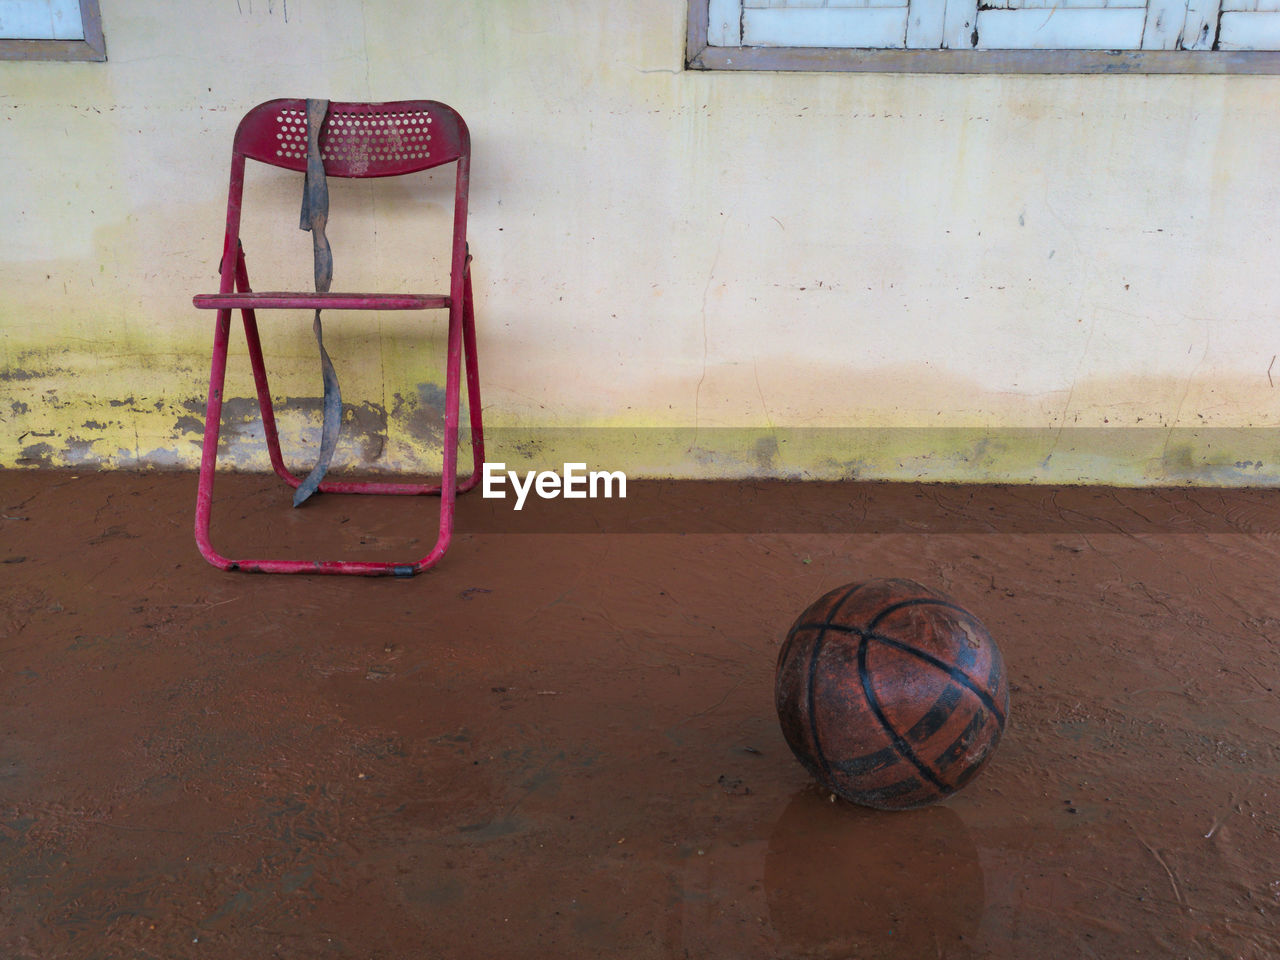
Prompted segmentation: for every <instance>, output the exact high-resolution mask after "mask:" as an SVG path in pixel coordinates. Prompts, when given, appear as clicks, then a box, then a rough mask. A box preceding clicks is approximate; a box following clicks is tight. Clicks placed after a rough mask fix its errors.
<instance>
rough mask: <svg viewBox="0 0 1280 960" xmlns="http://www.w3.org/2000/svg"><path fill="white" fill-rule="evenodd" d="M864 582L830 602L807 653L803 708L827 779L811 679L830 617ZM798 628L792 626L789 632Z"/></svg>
mask: <svg viewBox="0 0 1280 960" xmlns="http://www.w3.org/2000/svg"><path fill="white" fill-rule="evenodd" d="M863 586H864V584H861V583H855V584H854V585H853V586H851V587H850V588H849V589H848V590H846V591H845V593H844V596H842V597H841V598H840V599H839V600H837V601H836V602H835V603H834V604H832V606H831V609H830V610H829V611H827V619H826V622H825V623H823V624H820V625H818V636H817V638H816V639H815V640H814V642H813V653H811V654H810V655H809V682H808V683H807V684H805V708H806V712H807V713H808V715H809V717H808V719H809V736H810V737H811V738H812V739H813V752H814V753H815V754H817V756H818V763H820V764H822V770H823V772H824V773H825V774H826V775H827V779H828V780H830V779H831V778H832V773H831V764H830V763H829V762H828V761H827V755H826V754H825V753H823V752H822V741H821V740H820V739H819V738H818V711H817V706H816V705H815V703H814V696H813V681H814V678H815V677H816V676H817V673H818V657H819V656H820V655H821V653H822V647H823V644H824V643H825V641H826V639H827V628H828V627H830V626H832V622H831V621H832V619H833V618H834V617H835V615H836V614H837V613H838V612H839V610H840V608H841V607H843V606H844V605H845V604H846V603H847V602H848V601H849V598H850V597H852V596H853V595H854V594H855V593H857V592H858V591H859V590H861V589H862V587H863ZM798 629H800V628H799V627H793V628H792V629H791V633H792V634H793V635H794V634H795V632H796V631H797V630H798Z"/></svg>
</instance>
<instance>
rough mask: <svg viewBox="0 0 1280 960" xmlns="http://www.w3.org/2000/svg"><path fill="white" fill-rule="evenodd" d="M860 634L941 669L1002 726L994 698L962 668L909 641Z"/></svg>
mask: <svg viewBox="0 0 1280 960" xmlns="http://www.w3.org/2000/svg"><path fill="white" fill-rule="evenodd" d="M860 635H861V636H862V637H863V638H864V639H867V640H878V641H879V642H880V643H883V644H885V645H886V646H890V647H893V649H895V650H900V651H902V652H903V653H905V654H907V655H909V656H912V657H915V658H917V659H918V660H923V661H924V662H925V663H927V664H929V665H930V666H933V667H937V668H938V669H939V670H942V671H943V672H944V673H946V674H947V675H948V676H949V677H951V679H952V680H955V681H956V682H957V683H959V684H960V685H961V686H963V687H965V688H966V689H967V690H968V691H969V692H970V693H972V694H973V695H974V696H975V697H977V698H978V699H979V700H981V701H982V705H983V706H984V707H986V708H987V709H988V710H990V711H991V712H992V713H993V714H995V718H996V719H997V720H998V721H1000V726H1001V727H1003V726H1004V722H1005V719H1004V711H1003V710H1001V709H1000V708H999V707H998V706H997V705H996V701H995V698H994V697H992V696H991V694H989V693H987V691H985V690H983V689H982V688H981V687H979V686H978V685H977V683H976V682H975V681H974V680H973V678H972V677H970V676H969V675H968V674H967V673H965V672H964V671H963V670H961V669H960V668H959V667H953V666H951V665H950V664H949V663H947V662H946V661H945V660H939V659H938V658H937V657H935V656H934V655H933V654H931V653H926V652H925V651H923V650H921V649H920V648H918V647H913V646H912V645H911V644H909V643H903V642H902V641H901V640H895V639H894V638H893V637H886V636H885V635H884V634H883V633H873V632H871V631H867V632H866V633H863V634H860Z"/></svg>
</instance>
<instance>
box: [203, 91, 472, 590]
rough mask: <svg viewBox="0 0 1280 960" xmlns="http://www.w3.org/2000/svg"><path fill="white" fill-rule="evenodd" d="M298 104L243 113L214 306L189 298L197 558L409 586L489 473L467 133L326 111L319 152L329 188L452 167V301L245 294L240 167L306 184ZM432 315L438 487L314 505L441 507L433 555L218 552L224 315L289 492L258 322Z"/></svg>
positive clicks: (415, 114)
mask: <svg viewBox="0 0 1280 960" xmlns="http://www.w3.org/2000/svg"><path fill="white" fill-rule="evenodd" d="M306 116H307V112H306V101H305V100H298V99H295V100H271V101H268V102H266V103H263V104H260V105H258V106H257V107H254V108H253V109H252V110H250V111H249V112H248V113H247V114H246V115H245V117H244V119H243V120H241V122H240V125H239V127H238V128H237V130H236V134H235V140H234V143H233V146H232V154H231V186H230V189H229V191H228V195H227V228H226V236H225V238H224V241H223V253H222V262H221V266H220V282H219V287H218V292H217V293H215V294H200V295H198V296H196V297H195V298H194V301H193V302H194V303H195V305H196V307H198V308H201V309H206V310H216V311H217V323H216V326H215V331H214V342H213V361H212V365H211V368H210V373H209V398H208V405H207V407H206V411H205V428H204V446H203V449H202V453H201V459H200V483H199V489H198V492H197V497H196V514H195V537H196V543H197V545H198V546H199V548H200V553H201V555H203V556H204V558H205V559H206V560H208V561H209V563H211V564H213V565H214V566H215V567H218V568H219V569H222V570H243V571H250V572H258V573H322V574H356V575H364V576H386V575H393V576H412V575H414V574H417V573H420V572H421V571H423V570H426V569H428V568H429V567H432V566H434V565H435V564H436V563H437V562H439V560H440V558H441V557H443V556H444V553H445V551H446V550H447V549H448V547H449V541H450V539H451V537H452V534H453V513H454V502H455V499H456V496H457V494H458V493H461V492H465V491H467V490H470V489H472V488H474V487H475V486H476V484H477V483H478V482H479V479H480V475H481V471H482V465H483V463H484V432H483V427H482V423H481V415H480V381H479V374H478V371H477V366H476V336H475V312H474V308H473V302H472V293H471V272H470V266H469V265H470V261H471V257H470V254H469V252H468V249H467V237H466V228H467V193H468V187H469V179H470V166H471V141H470V135H469V133H468V131H467V125H466V123H465V122H464V121H463V119H462V117H461V116H459V115H458V113H457V112H456V111H455V110H453V109H452V108H451V107H448V106H446V105H445V104H443V103H438V102H436V101H432V100H405V101H395V102H389V103H341V102H333V103H331V104H330V105H329V110H328V114H327V115H326V117H325V121H324V126H323V128H322V130H321V133H320V139H319V146H320V150H321V155H322V157H323V159H324V166H325V174H326V176H327V177H393V176H401V175H404V174H409V173H415V172H418V171H421V170H429V169H432V168H434V167H438V166H441V165H444V164H448V163H454V164H456V165H457V180H456V186H455V190H454V211H453V241H452V252H451V261H450V271H449V278H450V279H449V292H448V293H447V294H399V293H397V294H379V293H323V294H320V293H315V292H278V291H271V292H261V293H260V292H257V291H254V290H252V289H251V287H250V285H249V274H248V268H247V266H246V264H245V255H244V249H243V247H242V246H241V243H240V212H241V205H242V202H243V198H244V177H245V161H246V160H248V159H252V160H256V161H259V162H261V163H266V164H270V165H271V166H275V167H283V168H285V169H287V170H295V171H298V172H301V173H305V171H306V165H307V131H306ZM284 309H289V310H319V309H341V310H427V309H441V310H447V311H448V317H449V329H448V349H447V355H446V361H445V410H444V413H445V424H444V463H443V469H442V473H441V480H440V483H438V484H425V483H395V482H373V481H342V480H325V481H323V482H322V483H321V484H320V487H319V491H320V492H321V493H358V494H391V495H400V496H418V495H435V496H439V497H440V527H439V532H438V534H437V536H436V542H435V545H434V546H433V547H432V549H431V551H430V552H429V553H427V554H426V555H425V556H423V557H421V558H419V559H417V560H414V561H408V562H402V563H394V562H378V561H351V560H287V559H232V558H230V557H226V556H223V555H222V554H220V553H219V552H218V551H217V550H215V549H214V547H213V545H212V542H211V540H210V534H209V523H210V515H211V513H212V508H213V483H214V475H215V472H216V467H217V460H218V437H219V434H220V432H221V423H222V401H223V388H224V385H225V379H226V368H227V347H228V343H229V341H230V334H231V314H232V312H233V311H235V310H238V311H240V316H241V318H242V320H243V324H244V332H245V339H246V341H247V344H248V353H249V362H250V365H251V367H252V369H253V379H254V384H255V387H256V390H257V395H258V406H259V408H260V409H261V411H262V426H263V432H264V434H265V437H266V442H267V450H268V453H269V454H270V457H271V465H272V467H273V468H274V470H275V472H276V474H277V475H279V476H280V477H281V478H282V479H283V480H284V481H285V482H286V483H288V484H289V485H290V486H292V487H294V488H296V487H297V486H298V485H299V483H301V480H300V479H299V478H298V477H296V476H295V475H294V474H293V473H291V472H290V471H289V470H288V468H287V467H286V466H285V464H284V459H283V457H282V456H281V453H280V440H279V436H278V434H277V431H276V423H275V414H274V412H273V408H272V403H271V392H270V388H269V385H268V382H267V372H266V366H265V363H264V360H263V355H262V344H261V341H260V339H259V336H258V323H257V316H256V311H257V310H284ZM464 356H465V364H466V380H467V404H468V411H469V416H470V426H471V444H472V451H473V465H472V473H471V476H470V477H468V478H467V479H466V480H464V481H462V482H461V483H459V482H458V478H457V460H458V420H459V407H460V392H461V390H460V382H461V376H462V367H463V360H464Z"/></svg>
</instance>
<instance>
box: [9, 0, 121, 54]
mask: <svg viewBox="0 0 1280 960" xmlns="http://www.w3.org/2000/svg"><path fill="white" fill-rule="evenodd" d="M18 2H21V0H18ZM34 5H38V4H34ZM77 6H78V8H79V17H80V19H79V23H78V24H75V23H66V24H63V25H62V26H61V27H57V28H54V29H40V28H37V29H35V30H32V31H30V32H32V33H35V34H37V35H36V36H32V37H7V38H0V60H88V61H97V62H101V61H103V60H106V59H107V44H106V39H105V38H104V37H103V34H102V15H101V13H100V12H99V10H98V0H78V2H77V3H76V4H72V5H71V7H70V11H71V13H72V14H74V13H75V12H76V7H77Z"/></svg>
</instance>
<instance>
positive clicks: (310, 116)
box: [293, 100, 342, 507]
mask: <svg viewBox="0 0 1280 960" xmlns="http://www.w3.org/2000/svg"><path fill="white" fill-rule="evenodd" d="M328 110H329V101H328V100H308V101H307V178H306V182H305V184H304V185H303V191H302V214H301V217H300V219H299V224H298V226H299V227H300V228H301V229H303V230H310V231H311V244H312V248H313V251H314V260H315V280H316V293H328V292H329V284H330V283H331V282H332V281H333V251H332V250H330V248H329V240H328V238H327V237H326V236H325V234H324V229H325V225H326V223H327V222H328V220H329V185H328V183H327V182H326V180H325V175H324V160H323V158H322V157H321V156H320V130H321V128H322V127H323V126H324V118H325V114H326V113H327V112H328ZM311 328H312V330H314V331H315V335H316V345H317V346H319V348H320V376H321V378H322V379H323V381H324V425H323V427H322V428H321V431H320V457H319V459H318V460H317V461H316V465H315V467H314V468H312V470H311V472H310V473H309V474H307V478H306V479H305V480H303V481H302V483H301V484H299V486H298V488H297V489H296V490H295V491H294V492H293V505H294V506H295V507H296V506H299V505H300V504H301V503H302V502H303V501H305V500H306V499H307V498H308V497H309V496H311V495H312V494H313V493H315V492H316V489H317V488H318V487H319V486H320V481H321V480H323V479H324V475H325V473H326V472H327V471H328V469H329V463H330V461H332V460H333V451H334V450H335V449H336V448H337V446H338V430H339V428H340V426H341V424H342V390H341V389H340V388H339V387H338V374H337V373H336V371H334V369H333V362H332V361H331V360H330V359H329V353H328V351H327V350H325V348H324V336H323V333H322V330H321V327H320V311H319V310H317V311H316V315H315V318H314V319H313V320H312V321H311Z"/></svg>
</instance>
